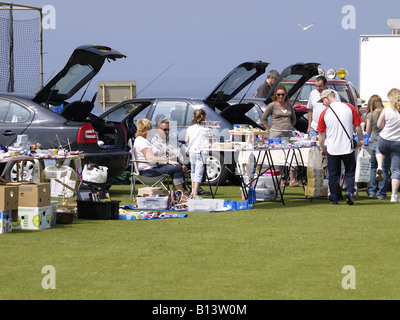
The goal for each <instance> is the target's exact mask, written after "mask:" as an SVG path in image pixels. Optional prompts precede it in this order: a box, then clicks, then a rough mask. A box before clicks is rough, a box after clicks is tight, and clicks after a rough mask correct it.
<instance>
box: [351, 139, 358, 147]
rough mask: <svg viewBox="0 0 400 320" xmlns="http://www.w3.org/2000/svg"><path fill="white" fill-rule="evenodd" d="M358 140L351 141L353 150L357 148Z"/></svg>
mask: <svg viewBox="0 0 400 320" xmlns="http://www.w3.org/2000/svg"><path fill="white" fill-rule="evenodd" d="M357 145H358V143H357V140H356V139H351V148H352V149H356V148H357Z"/></svg>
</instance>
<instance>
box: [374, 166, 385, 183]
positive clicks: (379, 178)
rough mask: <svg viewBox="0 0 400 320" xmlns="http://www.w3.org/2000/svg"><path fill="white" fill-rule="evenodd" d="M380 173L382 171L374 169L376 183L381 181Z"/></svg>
mask: <svg viewBox="0 0 400 320" xmlns="http://www.w3.org/2000/svg"><path fill="white" fill-rule="evenodd" d="M382 173H383V170H382V169H381V168H378V169H376V177H375V179H376V181H383V177H382Z"/></svg>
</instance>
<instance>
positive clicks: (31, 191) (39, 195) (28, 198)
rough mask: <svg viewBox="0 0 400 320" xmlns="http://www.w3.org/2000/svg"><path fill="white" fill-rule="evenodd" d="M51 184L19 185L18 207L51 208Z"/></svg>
mask: <svg viewBox="0 0 400 320" xmlns="http://www.w3.org/2000/svg"><path fill="white" fill-rule="evenodd" d="M50 202H51V198H50V183H25V184H20V185H19V190H18V207H45V206H50Z"/></svg>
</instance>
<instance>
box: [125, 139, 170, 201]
mask: <svg viewBox="0 0 400 320" xmlns="http://www.w3.org/2000/svg"><path fill="white" fill-rule="evenodd" d="M129 145H130V146H131V155H132V159H131V198H130V200H131V202H132V201H133V195H134V193H135V187H136V179H137V180H139V182H140V183H142V184H143V185H144V186H146V187H157V186H159V185H162V186H163V187H164V189H165V190H167V191H168V187H166V186H165V184H164V180H165V179H168V178H169V175H168V174H166V173H165V174H162V175H160V176H156V177H147V176H142V175H140V173H139V169H138V163H143V162H145V161H138V160H136V155H135V151H134V150H133V143H132V141H131V140H130V141H129Z"/></svg>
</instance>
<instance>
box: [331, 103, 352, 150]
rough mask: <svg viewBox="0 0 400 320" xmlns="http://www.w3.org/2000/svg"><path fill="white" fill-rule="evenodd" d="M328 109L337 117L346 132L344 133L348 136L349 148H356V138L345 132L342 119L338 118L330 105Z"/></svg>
mask: <svg viewBox="0 0 400 320" xmlns="http://www.w3.org/2000/svg"><path fill="white" fill-rule="evenodd" d="M329 109H331V110H332V112H333V114H334V115H335V116H336V118H337V119H338V121H339V123H340V124H341V125H342V128H343V130H344V132H346V135H347V137H348V138H349V140H350V143H351V148H352V149H356V148H357V145H358V143H357V140H356V139H354V138H350V136H349V134H348V133H347V130H346V128H345V127H344V125H343V123H342V121H340V119H339V117H338V116H337V114H336V112H335V111H334V110H333V109H332V108H331V107H330V106H329Z"/></svg>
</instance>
